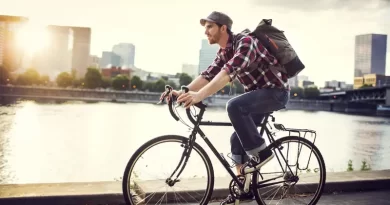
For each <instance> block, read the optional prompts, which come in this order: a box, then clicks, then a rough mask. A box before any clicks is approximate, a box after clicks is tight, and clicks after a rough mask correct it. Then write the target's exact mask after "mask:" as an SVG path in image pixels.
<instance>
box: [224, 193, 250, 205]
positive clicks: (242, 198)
mask: <svg viewBox="0 0 390 205" xmlns="http://www.w3.org/2000/svg"><path fill="white" fill-rule="evenodd" d="M253 198H254V195H253V193H252V192H251V191H250V192H248V193H245V194H243V195H241V196H240V197H239V200H240V202H242V201H252V200H253ZM234 202H236V199H235V198H234V197H233V196H232V195H230V194H229V195H228V196H227V197H226V198H225V199H224V200H223V201H222V202H221V203H220V205H225V204H233V203H234Z"/></svg>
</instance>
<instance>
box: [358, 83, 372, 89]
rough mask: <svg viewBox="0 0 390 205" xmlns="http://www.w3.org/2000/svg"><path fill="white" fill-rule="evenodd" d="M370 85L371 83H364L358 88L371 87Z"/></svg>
mask: <svg viewBox="0 0 390 205" xmlns="http://www.w3.org/2000/svg"><path fill="white" fill-rule="evenodd" d="M372 87H373V86H372V84H364V85H362V86H360V88H372ZM360 88H359V89H360Z"/></svg>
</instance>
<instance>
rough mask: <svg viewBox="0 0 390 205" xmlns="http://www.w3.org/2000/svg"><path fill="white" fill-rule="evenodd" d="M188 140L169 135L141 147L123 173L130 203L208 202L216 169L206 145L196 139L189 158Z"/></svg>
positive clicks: (124, 193)
mask: <svg viewBox="0 0 390 205" xmlns="http://www.w3.org/2000/svg"><path fill="white" fill-rule="evenodd" d="M188 142H189V138H186V137H182V136H176V135H165V136H161V137H157V138H154V139H152V140H150V141H148V142H146V143H145V144H144V145H142V146H141V147H140V148H138V150H137V151H136V152H135V153H134V154H133V156H132V157H131V159H130V160H129V162H128V164H127V166H126V169H125V171H124V175H123V182H122V189H123V196H124V198H125V201H126V203H127V204H129V205H135V204H187V203H196V204H201V205H203V204H204V205H205V204H208V201H209V200H210V197H211V195H212V192H213V188H214V169H213V166H212V164H211V161H210V158H209V157H208V155H207V154H206V152H205V151H204V149H203V148H202V147H201V146H199V144H197V143H195V142H193V146H192V149H190V150H191V151H190V156H188V161H186V160H185V159H186V157H185V156H186V155H187V154H186V153H188V150H189V149H188V148H189V146H188ZM157 145H158V146H157ZM182 166H185V167H184V169H182ZM178 174H180V176H179V178H177V177H176V176H177V175H178ZM176 179H177V180H176Z"/></svg>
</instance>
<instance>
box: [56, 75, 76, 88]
mask: <svg viewBox="0 0 390 205" xmlns="http://www.w3.org/2000/svg"><path fill="white" fill-rule="evenodd" d="M56 82H57V86H59V87H63V88H66V87H69V86H71V85H72V84H73V77H72V76H71V74H69V73H68V72H62V73H60V74H59V75H58V76H57V78H56Z"/></svg>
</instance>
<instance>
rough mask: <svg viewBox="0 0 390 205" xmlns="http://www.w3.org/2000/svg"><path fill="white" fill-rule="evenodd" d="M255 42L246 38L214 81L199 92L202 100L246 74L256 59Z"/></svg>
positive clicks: (241, 41)
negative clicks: (238, 76) (242, 73)
mask: <svg viewBox="0 0 390 205" xmlns="http://www.w3.org/2000/svg"><path fill="white" fill-rule="evenodd" d="M255 46H256V45H255V41H254V40H253V38H251V37H244V38H243V39H241V40H240V43H239V45H238V47H237V49H236V52H235V54H234V56H233V58H231V59H230V60H229V61H228V62H227V63H226V64H225V65H224V66H223V68H222V71H221V72H219V73H218V74H217V75H216V76H215V78H213V80H212V81H211V82H210V83H208V84H207V85H206V86H204V87H203V88H202V89H200V90H199V95H200V96H201V98H202V99H205V98H207V97H208V96H210V95H212V94H214V93H216V92H217V91H218V90H221V89H222V88H223V87H224V86H225V85H226V83H228V82H230V81H232V80H233V79H234V78H235V77H236V76H237V75H238V74H240V73H241V72H245V71H246V68H248V66H249V65H250V64H251V63H253V62H254V61H255V59H256V50H255V49H256V47H255Z"/></svg>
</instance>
